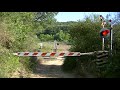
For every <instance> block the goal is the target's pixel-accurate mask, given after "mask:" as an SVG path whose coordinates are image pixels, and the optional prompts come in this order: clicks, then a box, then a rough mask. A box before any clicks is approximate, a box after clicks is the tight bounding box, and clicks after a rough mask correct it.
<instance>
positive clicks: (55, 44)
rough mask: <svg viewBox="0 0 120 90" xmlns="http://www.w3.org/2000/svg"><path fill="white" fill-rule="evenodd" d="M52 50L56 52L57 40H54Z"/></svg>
mask: <svg viewBox="0 0 120 90" xmlns="http://www.w3.org/2000/svg"><path fill="white" fill-rule="evenodd" d="M54 52H57V41H56V40H55V41H54Z"/></svg>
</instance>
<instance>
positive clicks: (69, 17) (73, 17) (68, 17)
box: [55, 12, 114, 22]
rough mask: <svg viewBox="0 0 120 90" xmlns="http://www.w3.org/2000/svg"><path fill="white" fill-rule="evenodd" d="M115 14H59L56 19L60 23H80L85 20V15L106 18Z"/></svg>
mask: <svg viewBox="0 0 120 90" xmlns="http://www.w3.org/2000/svg"><path fill="white" fill-rule="evenodd" d="M109 13H114V12H59V13H58V15H57V16H55V18H56V19H57V21H58V22H67V21H78V20H82V19H84V17H85V15H88V16H89V15H90V14H99V15H102V16H103V17H106V15H107V14H109Z"/></svg>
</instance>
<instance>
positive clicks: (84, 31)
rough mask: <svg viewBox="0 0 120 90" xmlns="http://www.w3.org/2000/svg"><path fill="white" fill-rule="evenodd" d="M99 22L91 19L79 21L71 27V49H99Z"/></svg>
mask: <svg viewBox="0 0 120 90" xmlns="http://www.w3.org/2000/svg"><path fill="white" fill-rule="evenodd" d="M100 29H101V28H100V23H97V22H95V23H94V22H92V21H89V22H88V21H84V22H79V23H78V24H76V25H73V26H72V27H71V31H70V35H71V39H72V44H73V47H72V49H71V50H73V51H82V52H91V51H95V50H100V49H101V45H102V44H101V39H100V37H99V31H100Z"/></svg>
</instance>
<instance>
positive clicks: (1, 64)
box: [0, 12, 57, 77]
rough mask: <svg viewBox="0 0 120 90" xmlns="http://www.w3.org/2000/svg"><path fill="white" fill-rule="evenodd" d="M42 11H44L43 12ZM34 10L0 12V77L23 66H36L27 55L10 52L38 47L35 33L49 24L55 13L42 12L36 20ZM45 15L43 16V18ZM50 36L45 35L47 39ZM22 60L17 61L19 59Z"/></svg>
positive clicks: (8, 74) (27, 68)
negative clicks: (21, 55) (15, 54)
mask: <svg viewBox="0 0 120 90" xmlns="http://www.w3.org/2000/svg"><path fill="white" fill-rule="evenodd" d="M43 13H44V12H43ZM37 14H38V13H36V12H0V21H1V22H0V54H2V56H1V57H0V77H11V76H12V74H13V73H14V72H16V71H18V68H21V69H22V70H23V69H24V68H25V69H26V70H28V71H31V70H33V69H34V68H35V67H36V62H31V59H30V58H29V57H20V58H18V57H17V56H13V55H12V53H15V52H24V51H31V52H32V51H33V50H35V49H38V48H39V46H38V42H39V39H38V38H37V36H36V33H38V32H42V31H43V30H44V29H45V27H46V26H49V25H50V24H51V23H52V22H53V21H54V20H53V19H54V15H56V14H57V13H54V12H53V13H52V12H49V13H44V15H43V14H42V17H43V18H42V17H39V19H41V21H39V22H38V21H36V20H35V19H36V16H37ZM44 17H45V18H44ZM50 37H51V36H49V35H47V39H48V40H49V39H50ZM21 60H22V61H23V62H22V63H19V61H21Z"/></svg>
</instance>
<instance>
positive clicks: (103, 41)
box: [102, 38, 105, 51]
mask: <svg viewBox="0 0 120 90" xmlns="http://www.w3.org/2000/svg"><path fill="white" fill-rule="evenodd" d="M104 50H105V38H102V51H104Z"/></svg>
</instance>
